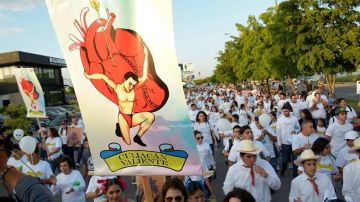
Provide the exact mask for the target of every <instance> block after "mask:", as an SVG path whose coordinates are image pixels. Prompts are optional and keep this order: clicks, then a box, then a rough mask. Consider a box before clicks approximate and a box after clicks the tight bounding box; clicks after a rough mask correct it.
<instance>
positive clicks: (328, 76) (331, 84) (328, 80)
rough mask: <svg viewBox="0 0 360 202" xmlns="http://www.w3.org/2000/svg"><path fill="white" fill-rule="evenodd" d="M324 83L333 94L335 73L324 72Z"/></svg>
mask: <svg viewBox="0 0 360 202" xmlns="http://www.w3.org/2000/svg"><path fill="white" fill-rule="evenodd" d="M325 79H326V83H327V85H328V88H329V92H331V93H333V94H334V95H335V79H336V74H325Z"/></svg>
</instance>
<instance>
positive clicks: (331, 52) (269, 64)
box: [214, 0, 360, 92]
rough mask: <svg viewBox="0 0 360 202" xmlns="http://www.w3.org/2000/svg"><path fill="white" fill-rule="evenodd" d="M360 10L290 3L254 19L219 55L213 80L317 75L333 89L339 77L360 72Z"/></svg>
mask: <svg viewBox="0 0 360 202" xmlns="http://www.w3.org/2000/svg"><path fill="white" fill-rule="evenodd" d="M359 6H360V1H359V0H346V1H339V0H310V1H309V0H288V1H283V2H282V3H280V4H279V5H278V6H277V7H270V8H269V9H267V11H266V12H264V13H262V14H261V15H260V16H259V19H256V18H255V17H254V16H249V18H248V22H247V25H240V24H236V28H237V30H238V32H239V35H238V36H232V39H231V40H230V41H228V42H226V43H225V49H224V51H221V52H219V57H218V65H217V66H216V69H215V71H214V75H215V76H214V77H215V79H216V80H217V81H218V82H234V81H235V82H236V81H243V80H247V79H249V78H250V79H253V80H264V79H268V78H273V79H283V78H285V77H286V78H288V79H289V81H290V80H291V78H294V77H296V76H298V75H312V74H315V73H318V74H324V75H325V76H326V79H327V80H328V83H330V84H331V82H335V74H336V73H338V72H352V71H355V70H356V68H357V67H359V63H360V47H359V39H360V28H359V25H360V14H359V11H358V10H357V8H358V7H359ZM234 77H235V78H234ZM333 84H334V83H333ZM330 91H332V92H333V91H334V89H333V88H331V87H330Z"/></svg>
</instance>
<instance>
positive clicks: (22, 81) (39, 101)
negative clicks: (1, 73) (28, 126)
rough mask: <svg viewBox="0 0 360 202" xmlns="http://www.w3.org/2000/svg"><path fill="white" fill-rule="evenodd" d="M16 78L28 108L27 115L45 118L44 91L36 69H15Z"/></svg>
mask: <svg viewBox="0 0 360 202" xmlns="http://www.w3.org/2000/svg"><path fill="white" fill-rule="evenodd" d="M15 78H16V82H17V84H18V87H19V91H20V93H21V96H22V98H23V100H24V103H25V106H26V109H27V117H29V118H45V117H46V111H45V100H44V93H43V91H42V88H41V86H40V83H39V80H38V79H37V77H36V74H35V72H34V69H32V68H20V69H15Z"/></svg>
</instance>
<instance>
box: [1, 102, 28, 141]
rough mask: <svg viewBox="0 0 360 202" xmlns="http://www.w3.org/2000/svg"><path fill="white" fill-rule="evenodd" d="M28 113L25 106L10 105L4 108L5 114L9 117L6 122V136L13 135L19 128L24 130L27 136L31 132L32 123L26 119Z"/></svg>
mask: <svg viewBox="0 0 360 202" xmlns="http://www.w3.org/2000/svg"><path fill="white" fill-rule="evenodd" d="M26 113H27V111H26V107H25V106H24V105H15V104H9V105H8V106H7V107H5V108H4V114H5V115H7V116H8V117H9V118H7V119H5V121H4V126H5V127H6V128H8V129H7V130H6V131H5V135H11V134H12V133H13V131H14V130H15V129H17V128H20V129H23V130H24V132H25V134H26V133H28V132H30V126H31V125H30V124H31V121H30V120H29V119H27V118H26Z"/></svg>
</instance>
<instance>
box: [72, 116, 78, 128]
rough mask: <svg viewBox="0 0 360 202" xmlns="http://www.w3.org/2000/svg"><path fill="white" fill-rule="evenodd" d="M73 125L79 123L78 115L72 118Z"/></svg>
mask: <svg viewBox="0 0 360 202" xmlns="http://www.w3.org/2000/svg"><path fill="white" fill-rule="evenodd" d="M71 125H74V126H76V125H78V118H77V117H76V116H74V117H72V118H71Z"/></svg>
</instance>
